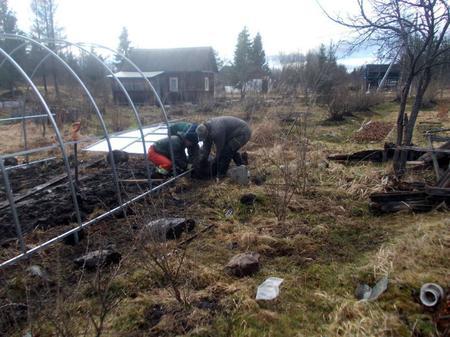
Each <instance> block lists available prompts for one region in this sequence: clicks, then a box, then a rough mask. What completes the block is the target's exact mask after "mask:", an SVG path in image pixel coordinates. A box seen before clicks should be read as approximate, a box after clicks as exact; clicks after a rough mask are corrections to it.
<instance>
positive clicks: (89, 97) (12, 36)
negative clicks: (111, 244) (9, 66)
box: [4, 34, 123, 205]
mask: <svg viewBox="0 0 450 337" xmlns="http://www.w3.org/2000/svg"><path fill="white" fill-rule="evenodd" d="M4 35H5V37H6V38H10V39H14V40H17V39H23V40H26V41H29V42H30V43H33V44H35V45H38V46H40V47H41V48H43V49H44V50H45V51H47V55H46V56H45V57H44V58H43V59H42V60H41V61H40V62H39V64H38V65H37V66H36V68H35V69H34V71H33V74H32V76H34V74H35V73H36V71H37V69H38V67H39V66H40V65H41V64H42V63H43V62H44V61H45V60H46V59H47V58H48V57H50V56H53V57H54V58H56V60H57V61H59V62H60V63H61V64H62V65H63V66H64V68H66V69H67V70H68V71H69V73H70V74H71V75H72V76H73V78H75V80H76V81H77V82H78V83H79V84H80V86H81V88H82V89H83V91H84V92H85V94H86V95H87V97H88V100H89V101H90V102H91V104H92V106H93V107H94V110H95V113H96V114H97V117H98V118H99V120H100V125H101V127H102V129H103V133H104V135H105V140H106V143H107V145H108V150H109V154H110V161H111V163H110V164H111V168H112V171H113V179H114V185H115V189H116V193H117V199H118V201H119V205H120V204H122V203H123V201H122V194H121V191H120V186H119V177H118V175H117V169H116V164H115V162H114V158H113V154H112V146H111V141H110V138H109V133H108V130H107V129H106V124H105V121H104V120H103V117H102V114H101V112H100V109H99V108H98V106H97V103H96V102H95V100H94V97H93V96H92V95H91V92H90V91H89V90H88V88H87V87H86V85H85V84H84V82H83V81H82V80H81V79H80V77H79V76H78V75H77V74H76V73H75V71H74V70H73V69H72V68H71V67H70V66H69V65H68V64H67V63H66V62H65V61H64V60H63V59H62V58H61V57H60V56H59V55H58V54H56V53H55V52H54V51H53V50H51V49H50V48H48V47H47V46H45V45H44V44H42V43H39V42H37V41H35V40H33V39H31V38H28V37H25V36H18V35H10V34H4ZM101 63H103V62H101Z"/></svg>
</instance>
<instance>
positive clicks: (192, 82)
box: [112, 47, 217, 104]
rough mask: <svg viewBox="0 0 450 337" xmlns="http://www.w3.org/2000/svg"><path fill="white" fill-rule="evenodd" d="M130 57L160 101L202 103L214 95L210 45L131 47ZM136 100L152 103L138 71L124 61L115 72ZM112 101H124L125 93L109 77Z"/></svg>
mask: <svg viewBox="0 0 450 337" xmlns="http://www.w3.org/2000/svg"><path fill="white" fill-rule="evenodd" d="M130 59H131V60H132V61H133V62H134V63H135V64H136V65H137V66H138V67H139V68H140V69H141V71H142V72H144V75H145V76H146V77H147V78H148V79H149V80H150V82H151V83H152V84H153V86H154V87H155V90H156V91H157V93H158V95H159V96H160V98H161V100H162V102H163V104H176V103H182V102H191V103H202V102H207V101H211V100H213V99H214V80H215V75H216V73H217V64H216V58H215V56H214V51H213V49H212V48H211V47H195V48H170V49H133V50H132V51H131V52H130ZM115 75H116V76H117V77H118V78H119V79H120V81H121V82H122V83H123V85H124V87H125V88H126V89H127V91H128V93H129V95H130V97H131V99H132V100H133V102H134V103H136V104H156V103H157V102H156V101H155V99H154V95H153V94H152V93H151V92H150V89H149V87H148V85H147V84H146V83H145V81H144V79H143V78H142V76H141V74H140V73H139V72H137V71H136V70H135V69H133V67H131V66H130V65H127V64H125V65H124V66H123V67H122V69H121V71H119V72H118V73H116V74H115ZM112 90H113V97H114V102H116V103H117V104H127V103H128V102H127V100H126V97H125V95H124V93H123V91H122V90H120V87H119V85H118V84H117V82H116V81H114V80H113V79H112Z"/></svg>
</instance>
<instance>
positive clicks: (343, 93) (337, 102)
mask: <svg viewBox="0 0 450 337" xmlns="http://www.w3.org/2000/svg"><path fill="white" fill-rule="evenodd" d="M381 102H382V96H381V95H380V94H378V93H365V92H363V91H356V92H355V91H350V90H349V89H348V88H346V87H337V88H334V89H333V93H332V94H331V96H330V99H329V101H328V103H327V104H326V105H327V108H328V114H329V119H330V120H333V121H340V120H343V119H344V116H348V115H352V114H353V113H355V112H363V111H370V108H371V107H373V106H374V105H376V104H379V103H381Z"/></svg>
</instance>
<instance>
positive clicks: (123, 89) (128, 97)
mask: <svg viewBox="0 0 450 337" xmlns="http://www.w3.org/2000/svg"><path fill="white" fill-rule="evenodd" d="M52 42H56V43H60V44H65V45H66V46H74V47H76V48H78V49H80V50H82V51H84V52H85V53H87V54H89V55H90V56H92V57H93V58H94V59H96V60H97V61H98V62H99V63H100V64H101V65H102V66H103V67H104V68H105V69H106V71H107V72H108V73H109V74H110V75H111V76H112V78H114V80H115V81H116V82H117V84H118V85H119V87H120V89H121V91H122V92H123V94H124V95H125V97H126V99H127V101H128V103H129V104H130V106H131V109H132V110H133V113H134V115H135V118H136V121H137V124H138V129H139V132H140V134H141V138H142V146H143V148H144V161H145V165H146V171H147V177H148V181H149V188H151V186H152V182H151V173H150V167H149V164H148V160H147V149H146V146H145V138H144V132H143V130H142V123H141V120H140V117H139V112H138V111H137V108H136V106H135V104H134V102H133V100H132V99H131V97H130V95H129V94H128V91H127V89H126V88H125V86H124V85H123V83H122V82H121V81H120V80H119V78H118V77H117V76H116V75H115V74H114V72H113V71H112V69H111V68H110V67H109V66H108V65H107V64H106V63H105V62H103V61H102V60H101V59H100V58H99V57H98V56H97V55H95V54H94V53H93V52H91V51H89V50H88V49H86V48H84V47H83V46H82V45H81V44H77V43H72V42H69V41H65V40H52Z"/></svg>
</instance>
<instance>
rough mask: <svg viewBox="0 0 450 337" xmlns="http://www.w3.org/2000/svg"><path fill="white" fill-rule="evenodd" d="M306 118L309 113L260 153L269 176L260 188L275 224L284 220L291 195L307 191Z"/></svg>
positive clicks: (301, 116)
mask: <svg viewBox="0 0 450 337" xmlns="http://www.w3.org/2000/svg"><path fill="white" fill-rule="evenodd" d="M308 115H309V111H308V112H307V113H302V114H300V115H299V118H298V119H296V120H295V121H294V123H293V124H291V125H290V126H289V128H288V129H287V130H285V131H284V133H283V134H281V135H280V136H279V138H278V139H277V140H276V143H275V145H272V146H267V148H265V149H264V150H263V151H264V157H265V158H266V160H267V161H268V163H269V164H270V166H269V168H268V170H269V171H270V173H271V174H270V176H271V179H270V181H268V182H267V183H266V184H265V185H264V186H265V192H266V194H267V195H268V196H269V198H270V204H269V205H270V207H271V209H272V211H273V213H274V214H275V216H276V217H277V219H278V220H279V221H283V220H285V219H286V217H287V215H288V210H289V205H290V204H291V201H292V199H293V197H294V195H295V194H302V193H305V192H306V191H307V189H308V180H309V178H308V176H309V171H308V167H307V153H308V146H309V140H308V134H307V130H308V123H307V122H308ZM267 144H268V143H267ZM272 144H274V143H272Z"/></svg>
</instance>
